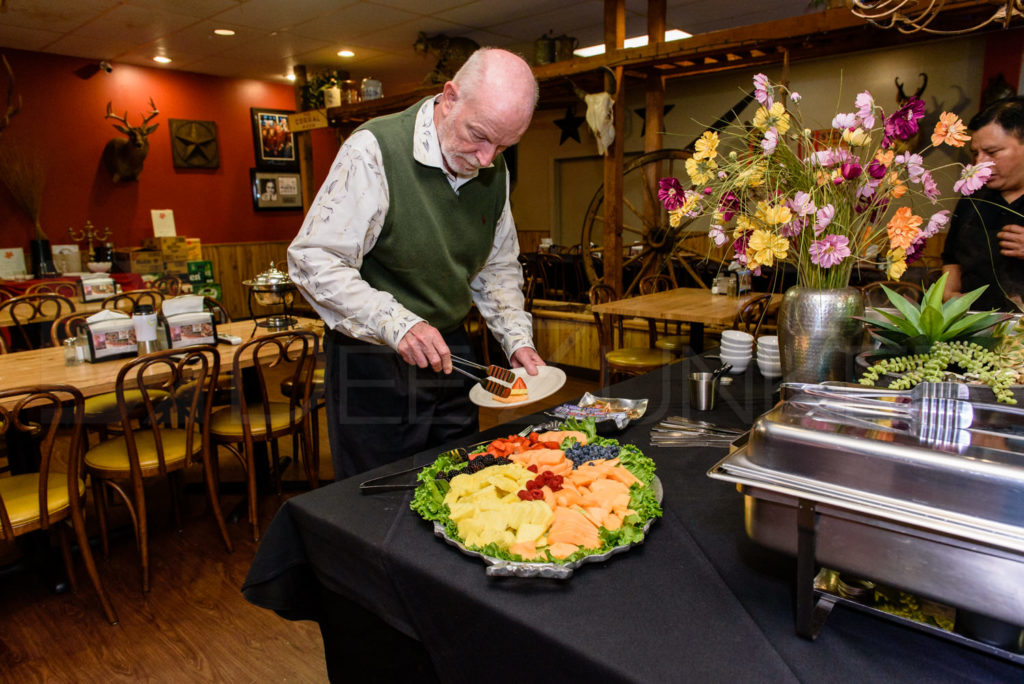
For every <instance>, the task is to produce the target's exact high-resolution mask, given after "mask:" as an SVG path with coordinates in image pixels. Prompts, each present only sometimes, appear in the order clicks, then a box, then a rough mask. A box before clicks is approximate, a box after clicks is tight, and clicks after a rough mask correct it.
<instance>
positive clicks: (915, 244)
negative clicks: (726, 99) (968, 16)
mask: <svg viewBox="0 0 1024 684" xmlns="http://www.w3.org/2000/svg"><path fill="white" fill-rule="evenodd" d="M754 95H755V98H756V100H757V102H758V103H759V107H758V109H757V112H756V113H755V115H754V119H753V122H752V125H751V126H749V127H745V126H742V125H738V124H737V125H733V126H730V127H729V128H727V129H725V130H724V131H723V132H722V133H721V134H719V133H718V132H717V131H706V132H705V133H704V134H703V135H702V136H701V137H700V139H698V140H697V143H696V146H695V152H694V154H693V156H692V157H691V158H690V159H688V160H687V161H686V172H687V175H688V176H689V179H688V180H689V181H690V185H691V186H692V187H690V188H684V187H683V184H682V183H680V181H679V179H677V178H671V177H670V178H662V179H661V180H660V181H659V190H658V197H659V199H660V200H661V202H662V204H663V205H664V207H665V209H666V210H667V211H668V214H669V223H670V225H672V226H673V227H675V226H678V225H679V224H680V223H681V222H682V220H683V218H684V217H690V218H695V217H698V216H702V215H707V216H710V217H711V227H710V230H709V236H710V237H711V238H712V239H713V240H714V242H715V244H716V245H718V246H722V245H725V244H726V243H728V242H729V241H730V240H731V241H732V250H733V253H734V260H735V261H736V262H738V264H739V265H740V266H741V267H745V268H747V269H749V270H751V271H752V272H754V274H755V275H759V274H760V273H761V269H762V268H770V267H773V266H775V265H776V264H777V263H779V262H789V263H792V264H794V265H795V266H796V270H797V280H798V282H799V284H800V285H803V286H806V287H814V288H838V287H846V286H847V285H848V283H849V280H850V273H851V271H852V269H853V266H854V265H855V264H856V263H858V262H862V261H871V262H875V263H879V264H884V266H885V269H886V272H887V274H888V277H889V278H890V279H891V280H898V279H899V278H900V277H901V276H902V275H903V273H904V272H905V271H906V268H907V264H908V263H909V262H912V261H913V260H914V258H915V257H917V256H919V255H920V252H921V250H922V248H923V246H924V244H925V241H926V240H928V238H930V237H931V236H932V235H934V234H935V233H937V232H938V231H939V230H940V229H941V228H942V227H943V226H945V225H946V223H948V221H949V215H950V212H949V211H948V210H946V209H937V210H936V211H935V212H934V213H932V214H931V216H930V217H928V219H927V220H926V219H925V218H924V217H923V216H920V215H918V214H915V213H914V209H913V207H912V204H911V203H910V199H911V198H912V197H913V196H915V194H916V195H918V196H920V195H923V196H924V197H925V198H927V200H928V201H930V203H931V204H932V205H937V204H938V202H939V196H940V193H939V190H938V186H937V183H936V181H935V178H934V176H933V171H932V170H929V169H927V168H925V165H924V159H923V157H922V154H923V153H924V152H925V151H926V150H927V149H928V148H925V149H924V150H921V151H920V152H913V151H911V150H905V149H902V148H903V147H906V145H905V142H906V141H907V140H909V139H910V138H912V137H914V136H915V135H917V133H918V132H919V122H920V120H921V119H922V118H923V117H924V112H925V105H924V103H923V102H922V101H921V100H918V99H916V98H910V99H909V100H907V101H906V103H904V104H903V105H902V106H901V107H899V108H898V109H897V110H896V111H895V112H893V113H892V114H890V115H888V116H886V114H885V113H884V112H883V111H882V109H881V108H880V107H879V106H878V105H877V104H876V103H875V101H874V98H873V97H872V96H871V93H870V92H868V91H864V92H862V93H860V94H858V95H857V97H856V100H855V103H854V104H855V106H854V110H853V111H850V112H841V113H839V114H837V115H836V116H835V118H834V119H833V120H832V126H831V130H830V131H829V133H828V135H827V136H826V137H825V139H824V140H822V139H820V138H819V137H818V136H816V135H815V134H814V133H813V132H812V131H811V129H809V128H805V127H804V125H803V122H802V121H801V117H800V112H799V103H800V99H801V98H800V95H799V93H796V92H792V91H790V90H789V89H788V88H786V87H785V86H783V85H781V84H776V83H772V82H771V81H769V79H768V77H767V76H765V75H764V74H758V75H756V76H755V77H754ZM966 128H967V127H966V126H965V125H964V123H963V122H962V121H961V120H960V118H959V117H957V116H956V115H955V114H952V113H950V112H944V113H943V114H942V115H941V116H940V117H939V121H938V123H937V124H936V125H935V129H934V131H933V132H932V135H931V145H930V146H929V147H932V146H939V145H950V146H952V147H962V146H963V145H964V143H965V142H967V141H968V140H970V136H968V135H967V134H966V132H965V131H966ZM819 148H821V149H819ZM954 165H955V166H960V167H961V174H960V178H959V180H958V181H957V182H956V184H955V185H954V188H953V189H954V190H955V191H956V192H960V193H963V194H965V195H969V194H971V193H973V192H975V191H976V190H977V189H978V188H980V187H981V186H982V185H984V184H985V182H986V181H987V180H988V178H989V176H990V175H991V169H990V168H989V167H990V166H991V165H992V164H991V163H989V162H982V163H979V164H970V165H961V164H954Z"/></svg>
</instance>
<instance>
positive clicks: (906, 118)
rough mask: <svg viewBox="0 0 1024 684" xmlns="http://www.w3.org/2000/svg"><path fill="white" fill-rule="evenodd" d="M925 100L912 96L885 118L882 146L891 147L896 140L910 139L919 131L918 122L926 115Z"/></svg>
mask: <svg viewBox="0 0 1024 684" xmlns="http://www.w3.org/2000/svg"><path fill="white" fill-rule="evenodd" d="M924 108H925V105H924V102H922V101H921V100H919V99H917V98H916V97H911V98H909V99H907V101H906V102H905V103H904V104H903V106H902V107H900V108H899V109H897V110H896V111H895V113H893V115H892V116H890V117H889V118H888V119H886V120H885V136H884V137H883V138H882V146H883V147H889V146H890V145H891V144H892V142H893V141H894V140H908V139H909V138H910V137H912V136H913V135H914V134H915V133H917V122H918V121H920V120H921V118H922V117H923V116H924Z"/></svg>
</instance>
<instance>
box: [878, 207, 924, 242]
mask: <svg viewBox="0 0 1024 684" xmlns="http://www.w3.org/2000/svg"><path fill="white" fill-rule="evenodd" d="M921 222H922V219H921V217H920V216H915V215H914V214H913V212H911V210H910V207H900V208H899V209H897V210H896V213H895V214H894V215H893V217H892V218H891V219H889V223H888V225H886V227H885V230H886V232H887V233H888V234H889V246H890V249H892V250H894V251H895V250H897V249H902V250H906V249H907V248H908V247H910V245H911V244H913V242H914V240H916V239H917V236H918V235H920V234H921Z"/></svg>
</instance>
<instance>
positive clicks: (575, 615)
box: [242, 356, 1024, 683]
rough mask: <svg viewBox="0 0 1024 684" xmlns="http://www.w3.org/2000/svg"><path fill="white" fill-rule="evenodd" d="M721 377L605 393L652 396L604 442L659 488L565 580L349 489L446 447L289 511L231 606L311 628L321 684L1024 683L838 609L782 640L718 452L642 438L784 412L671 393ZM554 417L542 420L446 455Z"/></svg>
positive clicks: (759, 396)
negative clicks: (352, 682) (678, 419)
mask: <svg viewBox="0 0 1024 684" xmlns="http://www.w3.org/2000/svg"><path fill="white" fill-rule="evenodd" d="M717 364H718V362H717V361H713V360H711V359H709V358H707V357H706V356H695V357H691V358H687V359H684V360H682V361H680V362H679V363H676V364H671V365H668V366H665V367H663V368H660V369H658V370H655V371H653V372H651V373H648V374H645V375H642V376H638V377H635V378H631V379H629V380H626V381H624V382H622V383H618V384H615V385H612V386H609V387H607V388H605V389H604V390H602V391H601V395H602V396H604V397H614V398H628V399H647V400H648V405H647V410H646V413H645V414H644V416H643V417H642V418H641V419H639V420H637V421H635V422H634V423H633V424H631V425H630V426H628V427H626V428H625V429H624V430H623V431H621V432H620V433H618V434H617V435H615V437H616V438H617V439H618V440H619V441H620V442H621V443H624V444H626V443H628V444H635V445H637V446H638V447H640V448H641V449H642V450H643V451H644V453H646V454H647V455H648V456H650V457H651V458H652V459H653V460H654V462H655V464H656V467H657V471H656V475H657V477H658V478H659V479H660V482H661V484H662V488H663V492H664V497H663V500H662V507H663V515H662V517H661V518H660V519H656V520H655V522H654V523H653V525H652V526H651V527H650V529H649V530H648V531H647V534H646V536H645V538H644V540H643V543H642V544H639V545H636V546H633V547H631V548H628V549H626V550H624V551H623V552H622V553H618V554H615V555H611V556H609V557H608V558H605V559H603V560H600V561H598V562H593V563H584V564H582V565H580V567H578V568H577V569H576V570H575V571H574V573H573V574H572V576H571V577H569V578H567V579H550V578H543V577H507V576H505V577H500V576H490V575H488V574H487V573H486V572H485V564H484V562H483V561H482V560H481V559H479V558H477V557H473V556H470V555H467V554H465V553H463V552H462V551H461V550H460V549H459V548H457V547H455V546H452V545H450V544H449V543H448V542H447V541H446V540H444V539H442V538H439V537H438V536H436V535H435V532H434V527H433V525H432V524H431V523H429V522H427V521H424V520H422V519H420V518H419V517H418V516H417V515H416V514H415V513H414V512H413V511H412V510H410V507H409V504H410V501H411V496H412V494H411V492H409V491H391V492H382V493H374V494H364V493H361V491H360V482H362V481H364V480H367V479H369V478H373V477H378V476H381V475H384V474H388V473H397V472H398V471H400V470H403V469H407V468H410V467H414V466H422V465H426V464H429V463H430V462H432V461H433V460H434V459H435V457H436V456H437V454H438V453H439V452H440V451H442V450H445V449H448V448H450V447H453V446H456V444H447V445H444V446H441V447H438V448H435V449H431V450H427V451H423V452H420V453H418V454H398V455H396V456H397V460H396V461H395V462H394V463H392V464H390V465H387V466H384V467H382V468H378V469H376V470H374V471H371V472H367V473H365V474H363V475H359V476H356V477H353V478H349V479H345V480H342V481H339V482H335V483H333V484H331V485H328V486H325V487H321V488H320V489H317V490H314V491H311V492H308V493H304V494H302V495H299V496H296V497H294V498H291V499H289V500H287V501H286V502H285V503H284V504H283V505H282V507H281V509H280V510H279V512H278V513H277V515H276V516H275V518H274V520H273V521H272V522H271V524H270V526H269V527H268V529H267V531H266V533H265V535H264V537H263V540H262V541H261V543H260V546H259V548H258V550H257V553H256V556H255V558H254V559H253V562H252V565H251V567H250V570H249V573H248V576H247V577H246V580H245V582H244V584H243V587H242V591H243V594H244V596H245V597H246V598H247V599H248V600H249V601H250V602H252V603H254V604H255V605H258V606H262V607H264V608H267V609H270V610H273V611H276V612H277V613H278V614H279V615H281V616H282V617H284V618H287V619H290V620H313V621H316V622H317V623H318V624H319V627H320V631H321V634H322V638H323V641H324V653H325V658H326V660H327V668H328V674H329V675H330V677H331V679H332V680H333V681H345V680H347V679H348V678H351V677H355V678H356V679H359V678H361V677H362V678H367V677H370V676H373V678H374V681H409V680H413V681H443V682H481V681H487V682H495V683H501V682H522V681H529V680H535V681H572V682H579V681H599V682H679V681H697V682H705V681H758V682H762V681H763V682H789V681H793V682H796V681H805V682H806V681H822V682H826V681H827V682H857V683H860V682H865V681H903V682H963V681H985V682H995V681H1000V682H1003V681H1021V680H1022V678H1024V669H1022V668H1021V667H1020V666H1019V665H1015V664H1014V663H1012V662H1010V661H1008V660H1004V659H1001V658H998V657H994V656H992V655H990V654H986V653H983V652H981V651H979V650H974V649H971V648H966V647H964V646H963V645H960V644H956V643H953V642H951V641H948V640H946V639H943V638H939V637H937V636H935V635H933V634H928V633H925V632H923V631H920V630H918V629H914V628H911V627H909V626H908V625H907V624H905V623H897V622H895V621H890V620H886V619H881V618H879V617H876V616H874V615H870V614H868V613H866V612H863V611H860V610H856V609H853V608H851V607H848V606H845V605H837V606H836V607H835V608H833V610H832V612H831V614H830V616H829V617H828V620H827V622H826V624H825V626H824V628H823V629H822V631H821V632H820V635H819V636H818V637H817V639H816V640H815V641H811V640H808V639H805V638H803V637H800V636H798V635H797V634H796V631H795V611H794V597H795V593H796V591H795V589H796V586H795V585H796V581H795V580H796V576H797V572H796V561H795V559H794V558H793V557H791V556H789V555H787V554H785V553H782V552H779V551H776V550H772V549H769V548H767V547H764V546H761V545H759V544H757V543H755V542H754V541H752V540H750V539H749V538H748V537H747V534H746V532H745V528H744V498H743V496H742V495H741V494H740V493H738V492H737V491H736V488H735V487H734V486H733V485H731V484H728V483H725V482H722V481H719V480H714V479H711V478H709V477H708V476H707V473H708V471H709V469H711V468H713V467H714V466H715V465H716V463H717V462H719V461H720V460H721V459H723V458H724V457H725V456H726V455H727V454H728V449H729V447H728V445H721V444H720V443H719V444H708V445H700V446H694V447H685V448H684V447H673V448H670V447H655V446H652V444H651V438H650V433H651V429H652V427H654V426H655V425H656V424H657V423H658V422H660V421H662V420H663V419H665V418H666V417H668V416H684V417H688V418H691V419H700V420H704V421H709V422H712V423H714V424H716V425H718V426H725V427H733V428H739V429H745V428H749V427H750V426H751V424H752V423H753V422H754V421H755V420H756V418H757V417H758V416H759V415H761V414H762V413H763V412H765V411H767V410H768V409H769V408H771V407H772V406H773V405H774V404H775V403H776V402H777V401H778V399H779V393H778V390H779V385H778V382H777V381H775V380H771V379H768V378H765V377H763V376H762V375H760V373H759V372H758V371H757V369H756V368H750V369H748V370H747V371H746V372H744V373H742V374H739V375H735V376H732V382H731V383H730V384H728V385H722V386H721V387H720V390H719V395H718V401H717V404H716V406H715V408H714V409H713V410H710V411H696V410H694V409H691V408H690V405H689V402H688V396H687V392H686V391H684V389H683V388H684V387H685V386H686V385H685V383H684V379H685V378H687V377H688V373H689V372H691V371H694V370H710V369H713V368H714V367H716V366H717ZM537 408H538V409H549V408H550V407H548V406H544V405H539V406H538V407H537ZM548 420H550V418H549V416H547V415H546V414H545V413H543V412H540V411H539V412H538V413H535V414H533V415H529V416H525V417H523V418H520V419H517V420H516V421H514V422H512V423H507V424H504V425H499V426H497V427H494V428H492V429H489V430H486V431H484V432H482V433H479V434H476V435H473V436H471V437H467V438H465V440H463V441H461V442H459V443H457V445H459V446H463V445H466V444H470V443H473V442H478V441H481V440H486V439H492V438H495V437H499V436H507V435H509V434H512V433H516V432H519V431H520V429H522V428H524V426H529V425H537V424H539V423H541V422H544V421H548ZM406 477H412V476H411V475H407V476H406Z"/></svg>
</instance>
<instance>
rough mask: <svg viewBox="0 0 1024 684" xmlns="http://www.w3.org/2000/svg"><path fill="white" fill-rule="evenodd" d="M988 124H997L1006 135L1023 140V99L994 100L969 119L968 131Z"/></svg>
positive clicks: (1016, 97)
mask: <svg viewBox="0 0 1024 684" xmlns="http://www.w3.org/2000/svg"><path fill="white" fill-rule="evenodd" d="M990 123H997V124H999V125H1000V126H1001V127H1002V128H1003V130H1005V131H1006V132H1007V133H1011V134H1013V135H1014V136H1016V137H1017V138H1019V139H1021V140H1024V97H1021V96H1020V95H1015V96H1013V97H1007V98H1004V99H1002V100H996V101H995V102H993V103H992V104H990V105H989V106H988V107H985V109H983V110H982V111H981V112H979V113H978V114H977V115H976V116H975V117H974V118H973V119H971V123H970V129H971V130H972V131H976V130H978V129H979V128H982V127H983V126H987V125H989V124H990Z"/></svg>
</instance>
